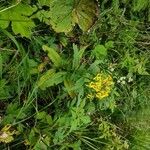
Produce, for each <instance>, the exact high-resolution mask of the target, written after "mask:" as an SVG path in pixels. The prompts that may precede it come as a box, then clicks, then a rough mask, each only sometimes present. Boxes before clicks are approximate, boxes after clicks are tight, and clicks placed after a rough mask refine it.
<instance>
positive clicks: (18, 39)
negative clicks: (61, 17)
mask: <svg viewBox="0 0 150 150" xmlns="http://www.w3.org/2000/svg"><path fill="white" fill-rule="evenodd" d="M40 2H41V3H44V4H43V6H42V7H41V6H40V5H39V4H40ZM46 2H47V1H45V2H43V1H40V0H39V1H37V2H36V1H32V0H29V1H28V2H21V3H15V1H8V2H0V6H1V7H0V127H1V131H0V150H1V149H2V150H7V149H10V150H13V149H14V150H20V149H27V150H28V149H33V150H100V149H102V150H126V149H129V150H149V149H150V121H149V115H150V74H149V73H150V51H149V50H150V3H149V1H148V0H147V1H146V0H134V1H131V0H120V1H119V0H103V1H99V2H95V3H96V6H95V7H97V9H98V10H97V19H94V22H93V25H92V27H90V29H89V30H88V31H87V32H83V31H82V30H84V27H82V26H80V24H78V25H77V24H76V26H75V27H74V28H73V29H72V30H71V31H70V32H69V33H64V32H61V33H60V32H57V30H56V29H55V28H54V27H53V25H52V24H50V25H48V23H47V18H46V17H45V20H46V21H43V20H44V19H43V20H42V19H40V17H39V16H38V15H36V13H37V12H38V11H39V12H40V11H41V10H43V11H48V12H50V10H49V7H51V6H49V5H48V4H49V3H46ZM20 4H26V5H27V6H28V7H29V6H32V7H33V6H36V7H38V9H37V10H36V11H35V12H34V13H33V14H32V15H31V16H30V17H31V18H32V19H33V20H34V23H35V26H34V28H32V32H31V33H30V31H29V30H28V29H27V31H26V33H24V31H22V30H21V29H19V27H21V25H20V26H19V27H18V28H17V29H13V23H14V22H13V21H12V20H11V24H10V25H9V26H8V27H7V28H4V26H3V25H4V22H3V25H2V20H4V18H3V16H2V13H3V10H4V9H6V8H9V7H11V6H13V8H9V9H8V10H11V9H14V11H16V12H17V11H18V10H15V7H16V6H18V5H20ZM15 5H16V6H15ZM54 7H55V6H54ZM24 8H25V6H24ZM8 10H7V9H6V10H5V11H6V12H7V11H8ZM28 13H29V12H28ZM24 14H25V13H24ZM7 19H8V18H7V17H6V20H7ZM14 19H15V18H14ZM16 19H17V18H16ZM11 25H12V26H11ZM22 27H23V26H22ZM30 27H31V24H30ZM19 30H20V32H19V33H20V34H18V31H19ZM95 77H97V78H95ZM93 85H94V86H93ZM98 94H99V95H98Z"/></svg>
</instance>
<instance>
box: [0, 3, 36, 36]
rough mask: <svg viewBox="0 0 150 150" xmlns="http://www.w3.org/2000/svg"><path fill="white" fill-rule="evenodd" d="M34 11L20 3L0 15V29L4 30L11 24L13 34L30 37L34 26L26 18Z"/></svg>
mask: <svg viewBox="0 0 150 150" xmlns="http://www.w3.org/2000/svg"><path fill="white" fill-rule="evenodd" d="M35 10H36V8H33V7H31V6H29V5H26V4H22V3H20V4H18V5H16V6H15V7H13V8H10V9H8V10H7V11H3V12H1V13H0V27H1V28H2V29H5V28H7V27H8V25H9V24H10V22H11V26H12V30H13V32H14V33H15V34H21V36H23V37H30V36H31V33H32V28H34V27H35V24H34V22H33V21H32V20H31V19H30V18H29V17H28V16H30V15H31V14H32V13H33V12H34V11H35Z"/></svg>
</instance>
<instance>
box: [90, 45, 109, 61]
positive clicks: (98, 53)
mask: <svg viewBox="0 0 150 150" xmlns="http://www.w3.org/2000/svg"><path fill="white" fill-rule="evenodd" d="M93 54H94V56H95V57H96V58H97V59H101V58H105V57H106V56H107V49H106V48H105V46H104V45H96V47H95V48H94V50H93Z"/></svg>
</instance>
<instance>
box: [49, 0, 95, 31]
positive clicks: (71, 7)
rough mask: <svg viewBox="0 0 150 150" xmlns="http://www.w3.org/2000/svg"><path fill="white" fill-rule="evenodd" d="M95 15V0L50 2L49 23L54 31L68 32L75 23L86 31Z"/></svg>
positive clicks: (55, 0) (58, 0) (92, 22)
mask: <svg viewBox="0 0 150 150" xmlns="http://www.w3.org/2000/svg"><path fill="white" fill-rule="evenodd" d="M58 10H59V11H58ZM96 17H97V3H96V1H95V0H80V1H79V0H68V1H66V0H61V1H60V0H53V1H52V2H51V4H50V24H51V25H52V27H53V29H54V30H55V31H56V32H70V31H71V30H72V29H73V27H74V26H75V24H78V25H79V27H80V28H81V29H82V30H83V31H87V30H88V29H89V28H90V27H91V26H92V25H93V24H94V22H95V20H96Z"/></svg>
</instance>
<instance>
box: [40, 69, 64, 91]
mask: <svg viewBox="0 0 150 150" xmlns="http://www.w3.org/2000/svg"><path fill="white" fill-rule="evenodd" d="M65 75H66V72H58V73H55V71H54V70H53V69H51V70H48V71H47V72H46V73H45V74H44V75H43V76H42V77H41V78H40V79H39V81H38V87H39V88H41V89H42V90H45V89H46V88H48V87H51V86H54V85H57V84H59V83H61V82H63V81H64V77H65Z"/></svg>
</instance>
